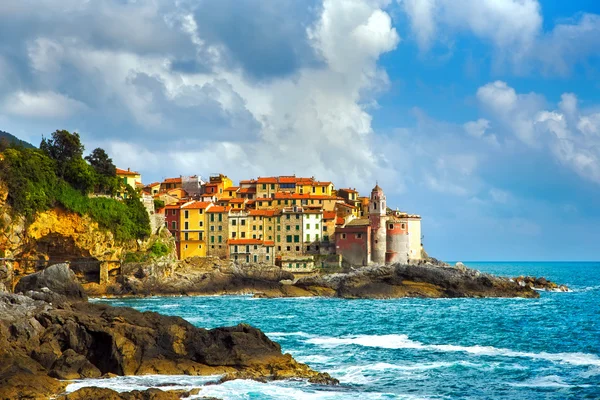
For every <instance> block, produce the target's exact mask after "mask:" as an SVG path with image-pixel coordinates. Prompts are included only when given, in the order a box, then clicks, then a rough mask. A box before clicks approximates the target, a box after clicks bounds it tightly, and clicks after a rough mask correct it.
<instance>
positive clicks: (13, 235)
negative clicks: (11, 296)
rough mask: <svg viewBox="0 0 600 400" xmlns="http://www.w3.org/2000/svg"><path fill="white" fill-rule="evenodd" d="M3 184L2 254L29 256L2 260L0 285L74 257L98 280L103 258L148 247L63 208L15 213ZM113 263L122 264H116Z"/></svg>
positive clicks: (86, 275)
mask: <svg viewBox="0 0 600 400" xmlns="http://www.w3.org/2000/svg"><path fill="white" fill-rule="evenodd" d="M6 197H7V193H6V191H5V190H3V189H2V188H0V257H6V258H12V259H19V260H23V259H25V260H28V261H15V262H8V263H2V262H0V285H1V284H4V285H5V286H6V287H8V288H10V287H12V286H13V285H14V284H15V283H16V282H17V281H18V278H19V277H20V276H23V275H26V274H29V273H33V272H35V271H37V270H39V269H41V268H43V267H44V266H46V265H47V263H46V262H47V261H50V262H51V263H56V262H63V261H74V260H77V261H76V262H73V263H72V264H71V266H72V268H73V270H74V271H75V272H76V273H77V274H78V276H79V277H80V278H82V280H83V281H84V282H85V281H92V282H93V281H96V282H97V281H98V276H99V266H100V263H101V262H103V261H109V260H121V259H123V257H124V255H125V253H127V252H130V251H140V250H145V249H146V247H147V246H148V244H149V241H146V242H141V241H135V240H131V241H128V242H119V241H117V240H115V238H114V235H113V234H112V232H110V231H107V230H105V229H102V228H100V227H99V226H98V224H97V223H96V222H94V221H93V220H92V219H91V218H90V217H89V216H85V215H84V216H82V215H79V214H77V213H73V212H68V211H65V210H63V209H60V208H55V209H51V210H48V211H45V212H42V213H38V214H37V215H36V217H35V219H34V220H33V221H26V220H25V218H23V217H20V216H14V215H13V213H12V212H11V209H10V206H9V205H7V204H6ZM111 266H118V264H112V265H111Z"/></svg>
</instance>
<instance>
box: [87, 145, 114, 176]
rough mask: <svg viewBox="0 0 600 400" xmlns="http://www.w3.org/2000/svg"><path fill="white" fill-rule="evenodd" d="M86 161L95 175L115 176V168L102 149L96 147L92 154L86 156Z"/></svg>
mask: <svg viewBox="0 0 600 400" xmlns="http://www.w3.org/2000/svg"><path fill="white" fill-rule="evenodd" d="M85 159H86V161H87V162H89V163H90V165H91V166H92V167H93V168H94V170H96V173H97V174H99V175H102V176H110V177H115V176H117V167H115V164H114V163H113V160H112V158H110V157H109V156H108V154H106V151H104V149H101V148H100V147H98V148H97V149H94V151H92V154H90V155H89V156H87V157H86V158H85Z"/></svg>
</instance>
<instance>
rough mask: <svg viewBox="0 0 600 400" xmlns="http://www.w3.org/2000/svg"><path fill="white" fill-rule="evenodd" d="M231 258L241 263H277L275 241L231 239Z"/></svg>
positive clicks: (229, 242) (228, 243) (229, 244)
mask: <svg viewBox="0 0 600 400" xmlns="http://www.w3.org/2000/svg"><path fill="white" fill-rule="evenodd" d="M227 245H228V246H229V259H230V260H233V261H236V262H238V263H240V264H250V263H252V264H257V263H261V264H270V265H273V264H275V251H274V247H275V243H273V242H270V241H263V240H260V239H229V240H228V241H227Z"/></svg>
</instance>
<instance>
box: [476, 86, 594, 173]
mask: <svg viewBox="0 0 600 400" xmlns="http://www.w3.org/2000/svg"><path fill="white" fill-rule="evenodd" d="M477 99H478V101H479V102H480V104H481V105H482V107H483V108H484V110H485V111H487V112H488V113H489V114H490V115H491V116H492V117H493V118H494V119H495V120H496V121H498V123H499V124H501V125H502V126H503V127H504V129H505V131H506V133H507V134H513V135H514V136H515V137H517V138H518V139H519V140H520V141H521V142H523V143H524V144H526V145H527V146H529V147H532V148H534V149H537V150H544V149H546V150H549V151H550V153H551V154H552V155H553V157H554V158H555V159H556V160H557V161H558V162H560V163H561V164H562V165H565V166H567V167H569V168H571V169H572V170H574V171H575V172H576V173H577V174H579V175H580V176H582V177H584V178H586V179H589V180H591V181H594V182H597V183H600V135H599V133H600V114H599V113H586V112H582V111H580V110H579V108H578V104H577V97H576V96H575V95H574V94H572V93H565V94H563V95H562V97H561V101H560V103H559V104H558V105H557V107H556V109H554V110H552V109H548V107H547V105H546V102H545V100H544V99H543V98H542V97H541V96H539V95H537V94H535V93H529V94H518V93H517V92H516V91H515V90H514V89H513V88H512V87H510V86H508V85H507V84H506V83H505V82H501V81H496V82H492V83H489V84H487V85H484V86H482V87H480V88H479V89H478V91H477Z"/></svg>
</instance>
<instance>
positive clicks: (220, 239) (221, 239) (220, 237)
mask: <svg viewBox="0 0 600 400" xmlns="http://www.w3.org/2000/svg"><path fill="white" fill-rule="evenodd" d="M219 243H223V237H222V236H221V235H219Z"/></svg>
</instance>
